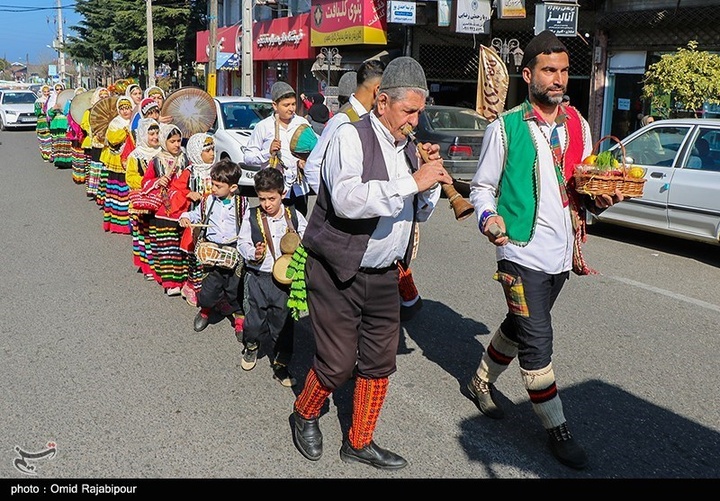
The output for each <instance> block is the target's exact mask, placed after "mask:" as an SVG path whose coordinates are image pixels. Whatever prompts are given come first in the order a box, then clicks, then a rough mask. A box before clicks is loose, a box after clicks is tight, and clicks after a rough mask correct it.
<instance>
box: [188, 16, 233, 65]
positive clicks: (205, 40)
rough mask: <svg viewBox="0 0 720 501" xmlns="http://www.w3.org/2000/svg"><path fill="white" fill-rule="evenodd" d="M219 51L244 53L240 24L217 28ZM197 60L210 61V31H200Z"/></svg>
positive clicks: (196, 41) (196, 39)
mask: <svg viewBox="0 0 720 501" xmlns="http://www.w3.org/2000/svg"><path fill="white" fill-rule="evenodd" d="M216 35H217V52H230V53H237V54H242V32H241V31H240V25H238V24H235V25H233V26H224V27H222V28H218V29H217V33H216ZM195 61H197V62H198V63H207V62H210V31H209V30H208V31H198V32H197V33H196V38H195Z"/></svg>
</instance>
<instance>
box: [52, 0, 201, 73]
mask: <svg viewBox="0 0 720 501" xmlns="http://www.w3.org/2000/svg"><path fill="white" fill-rule="evenodd" d="M75 10H76V11H77V12H78V13H79V14H81V15H82V17H83V19H82V21H80V22H79V23H78V24H77V25H76V26H73V29H74V30H75V31H76V32H77V36H71V37H68V39H67V41H66V44H65V48H66V50H67V52H68V54H70V56H71V57H73V58H74V59H77V60H82V61H86V62H91V63H97V64H105V65H112V66H121V67H124V68H125V69H126V72H128V73H132V74H138V73H141V74H142V73H145V72H146V71H147V70H146V68H147V63H148V60H147V58H148V44H147V20H146V15H145V12H146V3H145V0H76V2H75ZM206 10H207V0H153V2H152V24H153V49H154V54H155V64H156V65H159V64H162V63H165V64H169V65H170V66H172V67H175V68H176V67H178V66H189V65H190V64H191V62H192V61H193V60H194V59H195V33H196V32H197V31H200V30H204V29H207V24H206V19H205V18H206Z"/></svg>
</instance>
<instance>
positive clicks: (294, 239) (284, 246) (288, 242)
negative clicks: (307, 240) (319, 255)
mask: <svg viewBox="0 0 720 501" xmlns="http://www.w3.org/2000/svg"><path fill="white" fill-rule="evenodd" d="M298 245H300V235H299V234H298V233H297V232H295V231H289V232H287V233H285V234H284V235H283V236H282V238H281V239H280V252H282V253H283V254H290V255H292V254H294V253H295V250H296V249H297V248H298Z"/></svg>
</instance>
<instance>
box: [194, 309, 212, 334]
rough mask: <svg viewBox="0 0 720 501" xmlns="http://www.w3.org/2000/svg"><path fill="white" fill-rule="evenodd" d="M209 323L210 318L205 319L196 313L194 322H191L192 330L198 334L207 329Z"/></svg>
mask: <svg viewBox="0 0 720 501" xmlns="http://www.w3.org/2000/svg"><path fill="white" fill-rule="evenodd" d="M209 323H210V317H206V316H203V314H202V313H198V314H197V315H195V320H193V329H195V332H200V331H202V330H205V327H207V326H208V324H209Z"/></svg>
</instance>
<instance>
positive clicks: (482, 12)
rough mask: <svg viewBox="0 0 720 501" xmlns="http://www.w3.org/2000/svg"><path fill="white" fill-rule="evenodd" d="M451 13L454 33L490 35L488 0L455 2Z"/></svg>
mask: <svg viewBox="0 0 720 501" xmlns="http://www.w3.org/2000/svg"><path fill="white" fill-rule="evenodd" d="M453 11H454V14H453V21H452V26H451V29H452V30H453V31H454V32H455V33H471V34H482V33H490V0H456V1H455V2H453Z"/></svg>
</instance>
